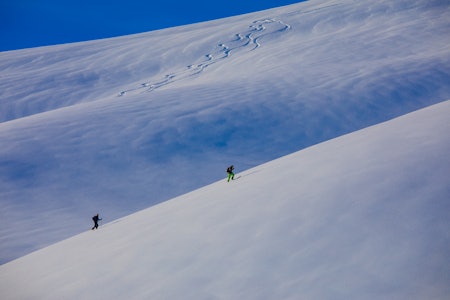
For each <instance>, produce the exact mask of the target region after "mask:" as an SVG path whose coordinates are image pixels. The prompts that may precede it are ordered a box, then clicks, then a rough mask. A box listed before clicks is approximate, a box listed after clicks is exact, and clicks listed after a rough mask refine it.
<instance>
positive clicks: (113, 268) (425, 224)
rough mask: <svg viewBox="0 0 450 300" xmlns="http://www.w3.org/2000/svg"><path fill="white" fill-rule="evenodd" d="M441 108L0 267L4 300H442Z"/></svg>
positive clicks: (446, 206) (444, 191)
mask: <svg viewBox="0 0 450 300" xmlns="http://www.w3.org/2000/svg"><path fill="white" fill-rule="evenodd" d="M449 113H450V100H449V101H446V102H443V103H440V104H437V105H434V106H430V107H427V108H425V109H422V110H420V111H417V112H414V113H411V114H408V115H405V116H402V117H400V118H397V119H394V120H391V121H388V122H385V123H381V124H378V125H376V126H373V127H369V128H366V129H363V130H361V131H357V132H354V133H351V134H348V135H345V136H342V137H339V138H336V139H333V140H330V141H327V142H324V143H321V144H319V145H315V146H312V147H310V148H307V149H304V150H302V151H299V152H296V153H293V154H290V155H287V156H284V157H282V158H279V159H277V160H274V161H270V162H268V163H265V164H262V165H259V166H257V167H255V168H251V169H248V170H247V171H244V172H241V173H238V174H237V177H236V180H234V181H232V182H229V183H228V182H226V180H224V179H223V180H220V181H218V182H215V183H212V184H210V185H208V186H205V187H203V188H201V189H198V190H195V191H192V192H190V193H187V194H184V195H181V196H179V197H177V198H174V199H172V200H170V201H167V202H164V203H162V204H159V205H156V206H154V207H151V208H148V209H146V210H142V211H140V212H137V213H134V214H132V215H130V216H127V217H124V218H120V219H118V220H115V221H113V222H110V223H107V224H105V225H103V226H101V227H100V229H99V230H97V231H91V230H88V231H87V232H84V233H82V234H79V235H77V236H74V237H72V238H70V239H67V240H64V241H62V242H59V243H57V244H54V245H52V246H49V247H47V248H44V249H41V250H38V251H36V252H33V253H31V254H28V255H26V256H24V257H22V258H19V259H17V260H14V261H12V262H9V263H7V264H4V265H2V266H0V291H1V294H2V296H3V297H4V298H5V299H11V300H12V299H36V298H38V299H98V298H102V299H196V300H198V299H255V300H256V299H257V300H260V299H442V300H443V299H448V296H449V295H450V288H449V285H448V279H449V278H450V271H449V269H448V265H449V262H450V261H449V260H450V258H449V256H448V250H449V247H450V234H449V232H450V231H449V230H448V229H449V228H450V221H449V220H450V218H449V211H450V200H449V199H450V190H449V186H450V177H449V176H448V172H449V170H450V158H449V156H448V155H447V154H448V152H449V150H450V139H449V137H448V131H449V130H450V122H449V121H448V115H449Z"/></svg>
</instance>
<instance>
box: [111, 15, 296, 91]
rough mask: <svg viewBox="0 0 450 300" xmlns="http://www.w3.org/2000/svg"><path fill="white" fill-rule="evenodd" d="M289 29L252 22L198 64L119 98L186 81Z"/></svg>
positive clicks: (280, 23)
mask: <svg viewBox="0 0 450 300" xmlns="http://www.w3.org/2000/svg"><path fill="white" fill-rule="evenodd" d="M290 28H291V26H290V25H288V24H286V23H284V22H283V21H281V20H278V19H272V18H267V19H260V20H256V21H253V22H252V24H251V25H250V26H249V27H248V30H246V31H244V32H240V33H236V34H235V35H234V36H235V39H232V40H230V41H227V42H223V43H219V44H217V46H216V49H215V50H214V51H213V52H212V53H208V54H205V55H204V58H205V59H204V61H202V62H200V63H198V64H191V65H188V66H186V67H185V68H184V69H183V70H180V71H178V72H175V73H170V74H167V75H165V76H164V78H161V79H159V80H155V81H147V82H144V83H142V84H140V85H139V86H137V87H135V88H131V89H128V90H123V91H121V92H120V93H119V96H124V95H126V94H129V93H131V92H137V93H144V92H151V91H154V90H155V89H158V88H160V87H162V86H165V85H167V84H170V83H173V82H176V81H180V80H183V79H186V78H188V77H191V76H195V75H199V74H200V73H202V72H203V71H204V70H205V69H206V68H207V67H209V66H210V65H212V64H215V63H217V62H219V61H222V60H224V59H226V58H228V57H229V56H230V55H231V53H232V52H233V53H234V52H236V53H237V52H238V51H242V50H248V51H253V50H256V49H257V48H259V47H261V43H260V39H261V38H263V37H265V36H268V35H273V34H278V33H282V32H285V31H287V30H289V29H290Z"/></svg>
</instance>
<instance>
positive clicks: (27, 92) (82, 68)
mask: <svg viewBox="0 0 450 300" xmlns="http://www.w3.org/2000/svg"><path fill="white" fill-rule="evenodd" d="M449 28H450V9H449V3H448V1H440V0H432V1H429V0H416V1H411V0H398V1H387V0H386V1H369V0H362V1H353V0H336V1H335V0H317V1H315V0H314V1H308V2H302V3H299V4H295V5H290V6H286V7H280V8H276V9H271V10H266V11H261V12H257V13H252V14H247V15H242V16H236V17H231V18H227V19H221V20H215V21H211V22H204V23H198V24H192V25H189V26H182V27H176V28H169V29H165V30H158V31H153V32H148V33H143V34H137V35H131V36H124V37H119V38H114V39H105V40H99V41H89V42H85V43H75V44H67V45H58V46H52V47H42V48H36V49H26V50H20V51H10V52H3V53H0V101H1V102H0V141H1V147H0V214H1V215H0V222H1V226H0V262H1V263H5V262H7V261H9V260H11V259H14V258H17V257H20V256H22V255H24V254H26V253H29V252H30V251H32V250H35V249H39V248H41V247H43V246H46V245H49V244H51V243H53V242H56V241H58V240H61V239H63V238H67V237H69V236H72V235H74V234H77V233H80V232H82V231H84V230H88V229H90V227H91V226H92V225H91V219H90V218H91V216H92V215H94V214H95V213H97V212H99V213H100V215H103V216H104V221H105V222H108V221H111V220H114V219H117V218H119V217H123V216H125V215H127V214H129V213H133V212H136V211H138V210H140V209H143V208H147V207H149V206H152V205H155V204H158V203H161V202H163V201H165V200H168V199H170V198H172V197H174V196H177V195H180V194H183V193H185V192H188V191H191V190H193V189H196V188H200V187H202V186H204V185H206V184H209V183H211V182H214V181H216V180H219V179H221V178H224V177H225V176H226V174H225V169H226V167H227V166H228V165H229V164H234V165H235V167H236V170H237V171H238V172H240V171H242V170H247V169H249V168H252V167H255V166H258V165H260V164H261V163H264V162H267V161H269V160H272V159H275V158H278V157H280V156H283V155H286V154H289V153H292V152H294V151H297V150H299V149H303V148H306V147H309V146H311V145H314V144H317V143H320V142H323V141H326V140H329V139H332V138H335V137H338V136H341V135H343V134H346V133H350V132H353V131H355V130H358V129H361V128H365V127H367V126H370V125H373V124H377V123H380V122H383V121H386V120H390V119H392V118H394V117H397V116H400V115H403V114H405V113H409V112H411V111H415V110H417V109H420V108H423V107H427V106H429V105H432V104H436V103H439V102H441V101H445V100H447V99H449V98H450V48H449V45H448V38H446V37H448V32H449ZM336 159H339V157H336Z"/></svg>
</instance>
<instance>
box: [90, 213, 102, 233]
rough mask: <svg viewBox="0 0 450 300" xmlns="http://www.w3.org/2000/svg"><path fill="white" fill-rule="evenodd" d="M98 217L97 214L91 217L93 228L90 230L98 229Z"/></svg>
mask: <svg viewBox="0 0 450 300" xmlns="http://www.w3.org/2000/svg"><path fill="white" fill-rule="evenodd" d="M100 220H101V219H100V217H99V216H98V214H96V215H95V216H93V217H92V221H94V227H92V230H94V229H97V228H98V221H100Z"/></svg>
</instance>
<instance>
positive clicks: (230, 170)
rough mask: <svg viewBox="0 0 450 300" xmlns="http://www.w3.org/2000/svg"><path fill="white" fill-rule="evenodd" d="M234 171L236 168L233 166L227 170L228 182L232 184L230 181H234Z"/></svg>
mask: <svg viewBox="0 0 450 300" xmlns="http://www.w3.org/2000/svg"><path fill="white" fill-rule="evenodd" d="M233 170H234V166H233V165H231V166H229V167H228V168H227V173H228V182H230V179H231V180H234V173H233Z"/></svg>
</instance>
